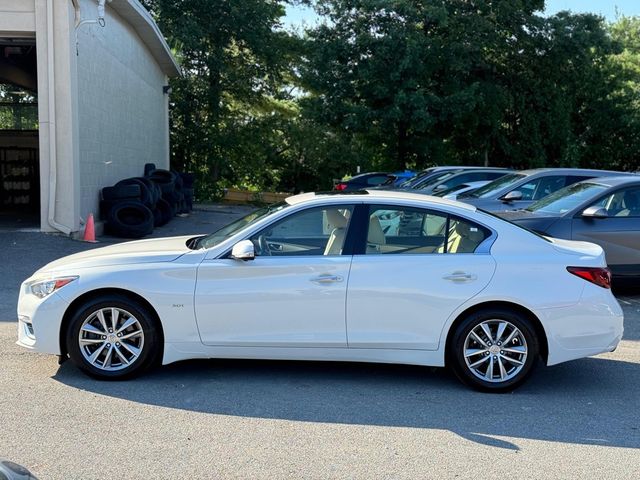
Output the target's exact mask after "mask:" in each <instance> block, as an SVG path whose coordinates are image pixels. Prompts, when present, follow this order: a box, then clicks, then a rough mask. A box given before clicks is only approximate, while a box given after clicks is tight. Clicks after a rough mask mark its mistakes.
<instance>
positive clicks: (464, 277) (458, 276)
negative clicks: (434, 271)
mask: <svg viewBox="0 0 640 480" xmlns="http://www.w3.org/2000/svg"><path fill="white" fill-rule="evenodd" d="M442 278H444V279H445V280H450V281H452V282H459V283H462V282H470V281H472V280H475V279H476V278H478V276H477V275H474V274H472V273H465V272H453V273H452V274H450V275H445V276H444V277H442Z"/></svg>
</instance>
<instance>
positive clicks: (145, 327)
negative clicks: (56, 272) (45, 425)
mask: <svg viewBox="0 0 640 480" xmlns="http://www.w3.org/2000/svg"><path fill="white" fill-rule="evenodd" d="M66 342H67V350H68V352H69V357H70V358H71V360H72V361H73V362H74V363H75V364H76V365H77V366H78V367H79V368H80V369H81V370H83V371H84V372H85V373H87V374H89V375H91V376H92V377H95V378H100V379H114V380H117V379H124V378H130V377H133V376H137V375H139V374H141V373H143V372H144V371H145V370H147V369H148V368H149V367H151V366H152V365H154V364H155V363H156V360H157V358H158V355H159V352H160V351H161V344H160V342H161V336H160V334H159V332H158V327H157V324H156V321H155V319H154V317H153V316H152V315H151V314H150V312H149V311H148V309H147V308H146V307H145V306H143V305H141V304H140V303H139V302H136V301H135V300H132V299H129V298H126V297H123V296H119V295H109V296H104V297H100V298H96V299H93V300H91V301H89V302H87V303H85V304H84V305H82V306H81V307H80V308H78V309H77V310H76V311H75V313H74V314H73V316H72V318H71V321H70V323H69V328H68V330H67V336H66Z"/></svg>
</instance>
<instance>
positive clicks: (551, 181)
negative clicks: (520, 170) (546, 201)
mask: <svg viewBox="0 0 640 480" xmlns="http://www.w3.org/2000/svg"><path fill="white" fill-rule="evenodd" d="M564 182H565V177H561V176H553V177H542V178H538V179H536V180H532V181H531V182H527V183H525V184H523V185H520V186H519V187H518V188H516V189H514V191H518V192H520V193H522V200H540V199H541V198H544V197H546V196H547V195H549V194H550V193H553V192H555V191H556V190H559V189H561V188H562V187H564Z"/></svg>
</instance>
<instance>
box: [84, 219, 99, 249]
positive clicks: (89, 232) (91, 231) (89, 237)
mask: <svg viewBox="0 0 640 480" xmlns="http://www.w3.org/2000/svg"><path fill="white" fill-rule="evenodd" d="M82 241H83V242H91V243H97V240H96V227H95V225H94V224H93V213H90V214H89V218H87V224H86V225H85V226H84V236H83V237H82Z"/></svg>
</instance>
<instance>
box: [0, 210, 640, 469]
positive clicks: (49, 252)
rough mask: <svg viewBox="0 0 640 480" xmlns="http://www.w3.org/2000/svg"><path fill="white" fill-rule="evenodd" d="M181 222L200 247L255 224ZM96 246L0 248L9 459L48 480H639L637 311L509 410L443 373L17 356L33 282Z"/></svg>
mask: <svg viewBox="0 0 640 480" xmlns="http://www.w3.org/2000/svg"><path fill="white" fill-rule="evenodd" d="M208 210H209V211H204V210H199V211H196V212H195V213H194V215H192V216H190V217H188V218H177V219H175V220H174V221H173V222H171V224H169V225H168V226H167V227H164V229H158V230H156V233H155V236H167V235H178V234H186V233H194V234H196V233H204V232H208V231H211V230H215V229H216V228H217V227H219V226H221V225H222V224H224V223H226V222H227V221H229V220H231V219H233V218H235V217H236V216H238V215H239V214H240V213H242V212H243V211H246V210H243V209H237V208H234V207H228V206H221V207H210V208H209V209H208ZM101 240H102V243H100V244H98V245H90V244H84V243H80V242H74V241H71V240H69V239H67V238H64V237H58V236H53V235H43V234H40V233H32V232H22V233H16V232H0V251H2V252H3V259H4V260H3V263H4V267H3V274H2V276H1V277H0V320H2V321H1V322H0V458H6V459H10V460H12V461H14V462H16V463H19V464H22V465H24V466H26V467H27V468H29V469H30V470H31V471H32V472H33V473H34V474H35V475H36V476H38V477H39V478H40V479H41V480H44V479H105V478H123V479H149V478H154V479H175V478H179V479H183V478H185V479H186V478H193V479H201V478H202V479H213V478H223V479H226V478H242V479H245V478H246V479H249V478H260V479H261V478H264V479H277V478H292V479H298V478H314V479H316V478H317V479H325V478H353V479H360V478H362V479H368V478H411V479H413V478H425V479H431V478H434V479H435V478H445V479H449V478H452V479H453V478H473V479H477V478H482V479H504V478H544V479H547V478H548V479H568V478H584V479H600V478H602V479H638V478H640V413H638V412H639V411H640V408H639V407H640V296H634V295H630V294H626V293H625V294H624V295H620V296H619V301H620V303H621V305H622V307H623V308H624V311H625V336H624V339H623V341H622V343H621V344H620V346H619V347H618V349H617V350H616V351H615V352H613V353H609V354H604V355H599V356H597V357H592V358H588V359H583V360H577V361H574V362H569V363H566V364H561V365H557V366H554V367H544V366H542V365H541V366H539V368H538V369H537V370H536V372H535V373H534V375H533V377H532V378H531V379H530V381H529V382H528V383H527V384H525V385H524V386H523V387H522V388H520V389H519V390H517V391H516V392H514V393H511V394H505V395H491V394H482V393H477V392H474V391H470V390H468V389H467V388H465V387H464V386H462V385H461V384H459V383H458V381H457V380H456V379H455V378H453V376H452V375H450V374H449V373H448V372H447V371H445V370H444V369H430V368H421V367H411V366H402V365H371V364H347V363H333V362H331V363H311V362H273V361H237V360H234V361H230V360H207V361H188V362H181V363H178V364H173V365H169V366H166V367H163V368H161V369H159V370H157V371H154V372H152V373H150V374H149V375H146V376H144V377H142V378H139V379H136V380H133V381H126V382H99V381H95V380H92V379H89V378H88V377H86V376H84V375H83V374H81V373H80V372H79V371H78V370H77V369H75V368H74V367H73V365H72V364H71V363H70V362H66V363H64V364H63V365H62V366H59V365H58V364H57V359H56V358H55V357H51V356H47V355H41V354H33V353H29V352H27V351H24V350H23V349H21V348H19V347H17V346H16V345H15V344H14V342H15V338H16V332H15V329H16V324H15V323H14V318H15V301H16V299H17V287H18V285H19V283H20V281H22V279H24V278H26V277H27V276H29V275H30V274H31V273H32V272H33V271H34V270H35V269H37V268H39V267H40V266H41V265H43V264H45V263H47V262H48V261H50V260H52V259H54V258H57V257H59V256H62V255H66V254H69V253H73V252H75V251H80V250H83V249H86V248H93V247H95V246H101V245H104V244H106V243H110V242H114V241H117V240H116V239H109V238H106V237H105V238H102V239H101Z"/></svg>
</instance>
